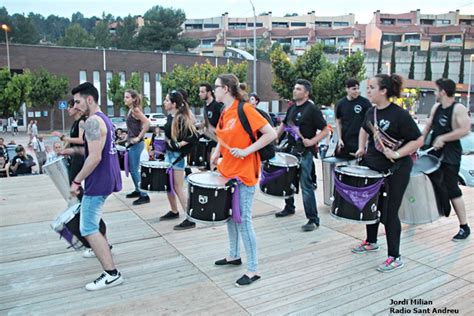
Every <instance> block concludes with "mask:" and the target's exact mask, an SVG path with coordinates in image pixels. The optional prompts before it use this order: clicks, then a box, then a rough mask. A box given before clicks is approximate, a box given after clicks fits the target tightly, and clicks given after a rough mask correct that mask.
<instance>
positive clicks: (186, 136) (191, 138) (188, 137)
mask: <svg viewBox="0 0 474 316" xmlns="http://www.w3.org/2000/svg"><path fill="white" fill-rule="evenodd" d="M173 120H174V117H173V116H172V115H171V114H169V115H168V116H167V120H166V124H165V126H164V127H163V129H164V130H165V136H166V138H167V139H172V137H171V127H172V124H173ZM178 129H179V130H180V131H183V130H184V129H185V126H184V122H183V121H182V120H181V121H180V126H179V128H178ZM178 134H179V135H178V139H177V140H176V141H178V142H180V141H183V140H184V141H185V142H187V143H188V144H187V145H186V146H183V147H181V148H179V149H178V150H175V149H172V148H171V147H170V146H169V144H168V143H166V150H171V151H177V152H180V153H186V154H188V153H190V152H191V148H192V146H193V145H194V143H196V142H197V141H198V136H197V135H196V134H193V133H192V132H191V131H190V130H189V129H186V132H185V133H178Z"/></svg>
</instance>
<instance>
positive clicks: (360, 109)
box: [354, 104, 362, 114]
mask: <svg viewBox="0 0 474 316" xmlns="http://www.w3.org/2000/svg"><path fill="white" fill-rule="evenodd" d="M354 112H355V113H356V114H359V113H360V112H362V106H360V104H357V105H356V106H354Z"/></svg>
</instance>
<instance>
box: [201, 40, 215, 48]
mask: <svg viewBox="0 0 474 316" xmlns="http://www.w3.org/2000/svg"><path fill="white" fill-rule="evenodd" d="M214 43H215V40H213V39H204V40H202V41H201V48H212V47H214Z"/></svg>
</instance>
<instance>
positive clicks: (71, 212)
mask: <svg viewBox="0 0 474 316" xmlns="http://www.w3.org/2000/svg"><path fill="white" fill-rule="evenodd" d="M80 208H81V203H77V204H74V205H72V206H70V207H68V208H67V209H66V210H65V211H64V212H62V213H61V214H59V215H58V217H56V219H55V220H54V222H52V223H51V228H52V229H54V230H55V231H59V230H61V229H62V227H63V226H64V224H67V223H69V221H70V220H71V219H73V218H74V216H75V215H76V214H77V213H78V212H79V211H80Z"/></svg>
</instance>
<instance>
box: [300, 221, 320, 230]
mask: <svg viewBox="0 0 474 316" xmlns="http://www.w3.org/2000/svg"><path fill="white" fill-rule="evenodd" d="M318 227H319V225H318V224H316V223H315V222H313V221H312V220H309V221H308V222H307V223H306V224H304V225H303V226H301V229H302V230H303V231H305V232H310V231H313V230H315V229H316V228H318Z"/></svg>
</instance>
